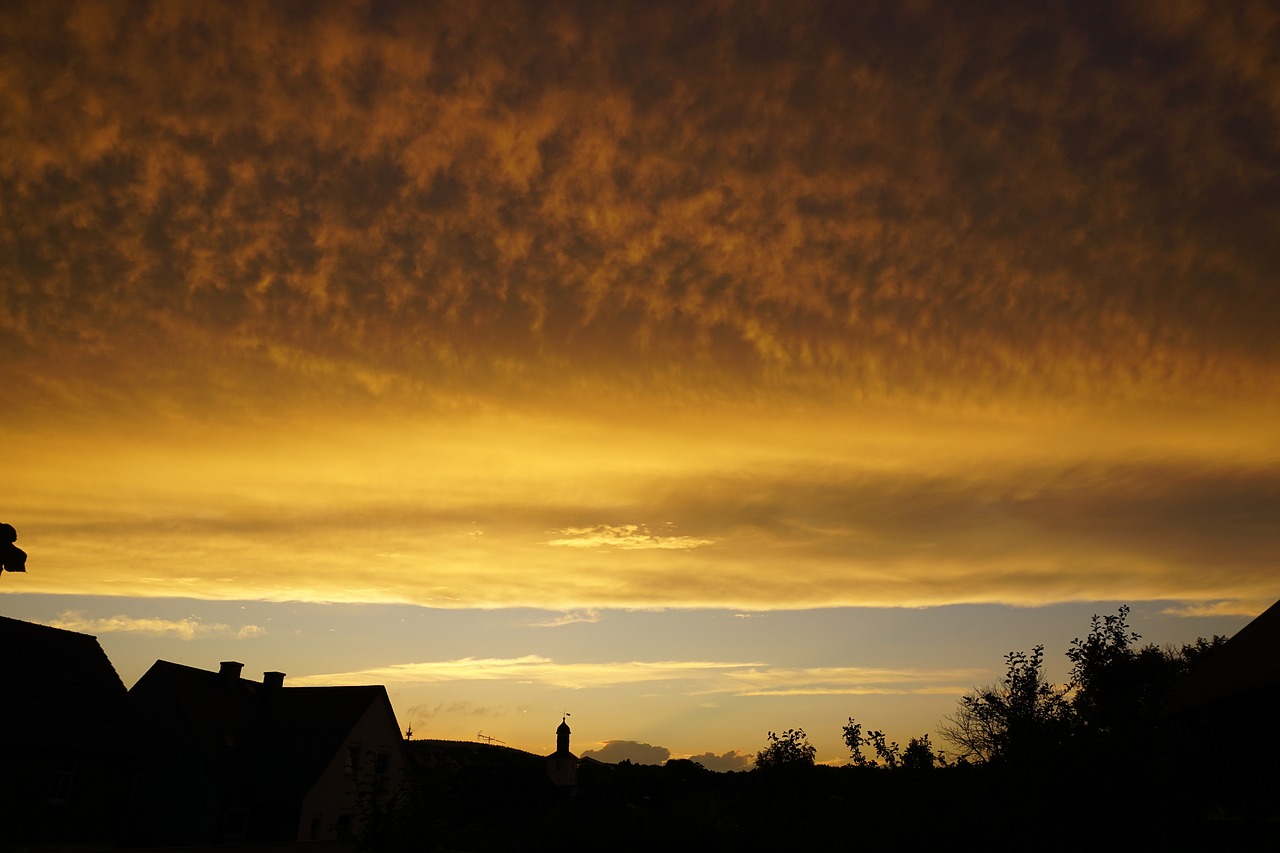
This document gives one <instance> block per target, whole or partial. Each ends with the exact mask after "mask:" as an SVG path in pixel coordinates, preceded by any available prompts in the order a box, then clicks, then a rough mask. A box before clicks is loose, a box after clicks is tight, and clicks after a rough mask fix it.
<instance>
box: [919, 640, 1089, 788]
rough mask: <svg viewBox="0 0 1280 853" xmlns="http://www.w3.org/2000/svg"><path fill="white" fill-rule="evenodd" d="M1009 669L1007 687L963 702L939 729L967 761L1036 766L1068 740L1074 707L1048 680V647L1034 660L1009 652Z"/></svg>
mask: <svg viewBox="0 0 1280 853" xmlns="http://www.w3.org/2000/svg"><path fill="white" fill-rule="evenodd" d="M1005 664H1006V667H1007V669H1006V672H1005V677H1004V680H1003V681H1001V682H1000V683H999V684H993V685H990V686H988V687H980V688H977V689H974V690H972V691H970V692H969V693H967V694H966V695H964V696H963V697H961V699H960V705H959V707H958V708H957V709H956V711H955V713H954V714H952V715H951V716H949V717H947V718H946V722H945V723H944V724H943V725H941V726H939V727H938V732H939V733H940V734H941V735H942V736H943V737H944V738H945V739H946V740H947V741H949V742H950V743H952V744H954V745H955V746H956V747H958V749H959V755H960V757H961V758H963V759H966V760H968V759H976V760H978V761H1004V762H1009V763H1017V764H1023V763H1027V762H1034V761H1038V760H1041V759H1043V758H1045V757H1047V756H1048V755H1049V754H1050V753H1052V752H1054V751H1056V750H1058V749H1059V748H1060V747H1062V746H1063V745H1064V744H1065V742H1066V740H1067V739H1068V737H1069V736H1070V732H1071V728H1072V723H1073V720H1072V710H1071V705H1070V704H1069V703H1068V702H1067V700H1066V695H1065V694H1066V691H1064V690H1063V689H1061V688H1059V687H1057V686H1055V685H1053V684H1051V683H1050V682H1048V681H1046V680H1045V677H1044V646H1036V647H1035V648H1034V649H1033V650H1032V651H1031V654H1027V653H1026V652H1010V653H1009V654H1007V655H1005Z"/></svg>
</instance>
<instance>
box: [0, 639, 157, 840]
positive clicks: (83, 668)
mask: <svg viewBox="0 0 1280 853" xmlns="http://www.w3.org/2000/svg"><path fill="white" fill-rule="evenodd" d="M0 650H2V651H3V654H0V850H10V849H15V848H21V847H24V846H27V845H31V844H51V843H77V844H80V845H86V846H93V845H101V844H104V843H106V842H109V841H113V840H118V839H119V838H120V837H121V835H122V832H123V829H124V827H125V823H126V817H127V813H128V810H129V807H130V799H131V797H132V795H133V791H134V782H135V779H136V776H137V770H138V766H139V744H140V736H139V735H140V732H139V730H138V727H137V726H136V725H135V723H134V720H133V719H132V716H131V714H130V709H129V702H128V694H127V692H126V691H125V687H124V683H123V682H121V680H120V676H119V675H117V674H116V671H115V668H114V667H113V666H112V665H111V661H110V660H108V659H107V655H106V653H105V652H103V650H102V647H101V646H99V645H98V640H97V638H95V637H91V636H89V635H88V634H78V633H76V632H74V631H64V630H62V629H60V628H50V627H48V626H45V625H35V624H32V623H30V622H21V621H19V620H17V619H8V618H5V617H0Z"/></svg>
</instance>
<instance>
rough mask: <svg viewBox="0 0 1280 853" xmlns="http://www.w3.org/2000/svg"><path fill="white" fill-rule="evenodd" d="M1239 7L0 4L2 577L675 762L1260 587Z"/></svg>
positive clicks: (1270, 219)
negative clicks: (7, 547)
mask: <svg viewBox="0 0 1280 853" xmlns="http://www.w3.org/2000/svg"><path fill="white" fill-rule="evenodd" d="M1277 45H1280V10H1277V8H1276V6H1275V5H1274V4H1272V3H1268V2H1230V3H1222V2H1215V1H1214V0H1205V1H1204V2H1197V0H1152V2H1146V3H1143V2H1119V3H1092V2H1074V0H1072V1H1071V2H1058V3H1055V2H1034V3H1031V2H1028V3H994V2H992V3H983V2H964V3H956V2H950V0H947V2H937V3H931V2H916V0H903V2H891V3H872V2H854V1H853V0H845V1H844V2H799V3H795V2H792V3H782V2H757V3H746V2H732V0H723V2H705V3H700V2H692V3H691V2H688V1H687V0H683V1H682V2H670V3H666V2H654V0H646V2H612V3H600V2H594V0H584V2H578V3H556V2H536V3H535V2H476V0H471V2H457V3H450V2H445V3H417V2H362V3H339V2H330V3H321V2H314V3H313V2H275V3H265V2H264V3H213V2H185V1H184V2H176V0H174V2H136V3H133V2H105V0H104V1H100V2H84V3H74V2H57V1H56V0H54V2H51V0H36V1H35V2H28V3H22V2H9V3H5V4H3V5H2V6H0V380H2V381H3V389H4V391H3V393H4V396H3V400H4V415H5V416H4V417H3V418H2V419H0V448H3V459H4V463H3V472H4V474H3V478H2V479H0V482H2V483H3V485H4V496H3V499H0V522H5V523H9V524H12V525H13V526H14V527H15V528H16V529H17V531H18V535H19V538H18V542H17V544H18V545H19V546H20V547H22V548H24V549H25V550H26V551H27V552H28V554H29V560H28V573H27V574H26V575H13V574H8V573H5V574H4V575H3V576H2V577H0V593H2V594H3V595H2V597H0V612H2V613H3V614H4V615H7V616H11V617H15V618H20V619H27V620H30V621H36V622H42V623H45V624H53V625H59V626H62V627H67V628H71V629H73V630H78V631H84V632H87V633H90V634H94V635H95V636H97V637H98V638H99V640H100V642H101V643H102V645H103V647H104V648H105V649H106V651H107V653H108V655H109V656H110V657H111V659H112V661H113V662H114V663H115V665H116V668H117V669H118V670H119V672H120V674H121V676H122V678H123V679H124V681H125V683H126V684H127V685H132V683H133V682H134V681H135V680H136V679H137V678H138V677H139V676H140V675H141V674H142V673H143V672H144V671H145V670H146V668H147V667H148V666H150V665H151V663H152V662H153V661H155V660H156V659H157V658H163V659H166V660H172V661H177V662H180V663H187V664H191V665H194V666H201V667H205V668H216V667H217V663H218V661H220V660H239V661H243V662H244V663H245V664H246V667H245V670H246V674H250V675H253V676H254V677H260V673H261V672H262V671H264V670H283V671H285V672H287V673H288V679H287V681H286V684H329V683H381V684H385V685H387V688H388V690H389V691H390V694H391V698H392V703H393V705H394V706H395V709H396V713H397V715H398V718H399V720H400V723H401V726H402V727H408V726H409V725H412V726H413V730H414V734H415V736H420V737H443V738H458V739H462V738H467V739H471V738H474V737H475V736H476V734H477V732H483V733H484V734H486V735H491V736H493V737H497V738H499V739H501V740H502V741H504V742H506V743H508V744H510V745H512V746H516V747H519V748H522V749H528V750H530V751H533V752H540V753H549V752H551V751H553V749H554V747H555V741H554V729H555V726H556V725H558V724H559V722H560V719H561V714H562V713H563V712H565V711H566V710H567V711H568V712H570V713H572V715H573V716H572V718H571V719H570V724H571V726H572V727H573V730H574V740H573V747H574V749H575V751H577V752H579V753H581V752H584V751H587V750H595V751H600V750H602V749H603V750H604V751H603V752H602V753H600V754H601V755H602V757H605V758H606V759H613V758H618V757H628V756H630V757H632V758H640V759H653V760H660V759H661V758H665V757H666V755H673V756H695V757H699V760H703V761H704V762H705V763H707V764H708V766H714V767H717V768H718V769H725V768H731V767H737V766H741V760H742V757H743V756H745V755H749V754H752V753H754V752H755V751H756V750H758V749H760V748H761V747H763V746H764V745H765V734H766V732H767V731H768V730H770V729H772V730H775V731H781V730H783V729H786V728H793V727H803V728H804V729H805V730H806V731H807V732H808V733H809V735H810V739H811V740H812V741H813V742H814V744H815V745H816V746H817V747H818V748H819V756H818V757H819V759H820V760H826V761H837V760H841V759H843V758H845V757H847V753H845V752H844V748H843V745H842V743H841V742H840V726H841V724H842V723H843V722H844V721H845V719H846V718H847V717H848V716H851V715H852V716H854V717H856V718H858V720H859V721H861V722H863V723H864V725H866V726H868V727H871V728H882V729H885V730H886V731H888V732H889V733H890V734H891V735H892V736H894V737H897V738H899V739H901V740H903V741H905V739H906V738H907V737H910V736H912V735H918V734H923V733H925V732H932V731H933V728H934V726H935V725H936V724H937V722H938V721H939V720H940V719H941V717H942V715H944V714H946V713H948V712H949V711H950V710H951V709H952V708H953V707H954V705H955V701H956V699H957V697H958V695H959V694H961V693H962V692H963V691H965V690H966V689H968V688H970V687H973V686H974V685H976V684H983V683H988V682H990V681H993V680H995V679H996V678H997V677H998V676H999V674H1000V672H1001V670H1002V656H1003V655H1004V654H1005V653H1006V652H1008V651H1010V650H1012V649H1017V648H1028V649H1029V648H1030V647H1031V646H1033V645H1035V644H1036V643H1044V644H1045V645H1046V646H1047V657H1048V659H1049V662H1050V665H1051V667H1052V669H1051V674H1052V675H1054V676H1055V677H1057V678H1059V679H1061V678H1063V677H1065V673H1066V661H1065V659H1064V658H1063V655H1062V652H1064V651H1065V650H1066V648H1067V645H1068V643H1069V641H1070V639H1071V638H1072V637H1075V636H1080V635H1083V634H1084V633H1086V632H1087V630H1088V620H1089V616H1090V614H1092V613H1103V612H1105V613H1109V612H1114V611H1115V609H1116V607H1118V606H1119V605H1120V604H1122V603H1129V604H1131V605H1132V606H1133V616H1132V618H1131V620H1130V621H1131V623H1132V625H1133V627H1134V628H1135V630H1137V631H1138V632H1139V633H1141V634H1143V636H1144V639H1145V640H1152V641H1156V642H1167V641H1177V642H1183V641H1189V640H1192V639H1194V638H1195V637H1196V636H1199V635H1204V636H1209V635H1212V634H1215V633H1221V634H1231V633H1234V632H1235V631H1236V630H1238V629H1239V628H1240V627H1241V626H1242V625H1244V624H1245V623H1246V622H1247V621H1248V620H1249V618H1251V617H1252V616H1253V615H1256V614H1257V613H1259V612H1261V611H1262V610H1263V609H1264V608H1265V607H1266V606H1268V605H1269V604H1270V603H1272V602H1273V601H1275V600H1276V599H1277V598H1278V597H1280V572H1277V554H1278V553H1280V281H1278V278H1277V277H1278V275H1280V273H1278V272H1277V271H1280V51H1278V50H1277V47H1276V46H1277ZM934 738H935V740H936V739H937V737H936V735H935V736H934ZM608 741H619V742H624V743H616V744H614V746H613V747H610V748H607V749H606V748H605V747H604V744H605V743H606V742H608ZM630 742H634V743H630ZM639 744H648V745H649V750H648V751H646V750H645V749H644V748H643V747H642V746H640V745H639Z"/></svg>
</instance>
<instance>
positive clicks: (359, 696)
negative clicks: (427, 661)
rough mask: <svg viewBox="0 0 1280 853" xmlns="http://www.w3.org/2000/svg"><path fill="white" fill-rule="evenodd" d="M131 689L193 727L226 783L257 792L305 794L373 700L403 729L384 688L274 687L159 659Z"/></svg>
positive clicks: (179, 724) (187, 728) (180, 725)
mask: <svg viewBox="0 0 1280 853" xmlns="http://www.w3.org/2000/svg"><path fill="white" fill-rule="evenodd" d="M131 694H132V695H134V696H135V697H137V699H138V701H139V702H140V703H141V704H142V705H144V706H145V707H147V708H148V709H149V710H150V713H151V714H152V715H153V718H154V716H155V715H161V716H164V715H168V719H167V725H168V726H169V727H170V728H177V729H180V730H182V731H183V732H185V735H186V736H187V738H188V739H189V742H190V743H191V744H193V745H194V748H195V750H196V751H197V752H198V753H199V754H200V755H201V756H202V758H203V759H204V761H205V764H206V766H207V767H208V769H209V771H210V772H211V773H212V774H213V775H214V778H215V779H217V780H218V782H219V783H220V784H221V785H223V786H224V787H231V786H236V787H239V788H240V789H241V790H243V791H245V793H246V794H248V795H250V796H254V797H258V796H263V797H269V798H271V799H296V798H298V797H301V796H302V795H304V794H305V793H306V792H307V791H308V790H310V788H311V787H312V786H313V785H314V784H315V782H316V780H317V779H318V778H319V777H320V775H321V774H322V773H323V772H324V770H325V768H326V767H328V765H329V763H330V762H331V761H332V760H333V757H334V755H336V754H337V752H338V750H339V749H340V748H342V746H343V745H344V743H345V742H346V739H347V737H348V736H349V735H350V733H351V730H352V729H353V728H354V727H355V725H356V724H357V723H358V722H359V721H360V718H361V717H362V716H363V715H364V714H365V713H366V712H367V711H368V710H369V708H370V707H371V706H372V705H374V704H378V703H381V704H383V705H385V707H386V710H387V712H388V715H389V716H390V718H391V720H392V726H393V727H394V726H395V723H394V714H393V713H392V712H391V703H390V700H389V699H388V698H387V692H386V689H385V688H383V687H381V686H359V687H267V686H264V685H263V684H261V683H259V682H255V681H250V680H248V679H244V678H239V677H232V676H226V675H223V674H220V673H217V672H210V671H207V670H203V669H196V668H195V667H190V666H184V665H182V664H177V663H170V662H169V661H156V663H155V664H154V665H153V666H152V667H151V669H150V670H148V671H147V673H146V675H144V676H143V677H142V678H141V679H139V681H138V683H137V684H135V685H134V688H133V690H132V691H131ZM395 735H396V737H397V738H398V737H399V731H398V729H396V730H395Z"/></svg>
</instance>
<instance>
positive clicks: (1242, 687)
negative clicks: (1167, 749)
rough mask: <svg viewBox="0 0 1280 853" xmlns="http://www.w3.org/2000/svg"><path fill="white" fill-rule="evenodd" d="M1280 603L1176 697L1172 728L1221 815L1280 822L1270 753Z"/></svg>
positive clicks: (1278, 701) (1279, 702) (1279, 791)
mask: <svg viewBox="0 0 1280 853" xmlns="http://www.w3.org/2000/svg"><path fill="white" fill-rule="evenodd" d="M1277 709H1280V601H1278V602H1276V603H1275V604H1273V605H1271V607H1269V608H1267V610H1266V611H1265V612H1264V613H1262V615H1260V616H1258V618H1256V619H1254V620H1253V621H1252V622H1250V623H1249V624H1248V625H1246V626H1244V628H1242V629H1240V632H1239V633H1237V634H1236V635H1235V636H1234V637H1232V638H1231V639H1230V640H1228V641H1227V642H1226V643H1225V644H1223V645H1222V647H1221V648H1218V649H1216V650H1214V651H1213V652H1212V653H1210V654H1209V655H1207V656H1206V657H1205V659H1204V660H1202V661H1201V662H1200V664H1199V665H1198V666H1196V667H1195V668H1194V669H1193V670H1192V671H1191V672H1190V673H1189V674H1188V675H1187V678H1186V679H1185V680H1184V681H1183V683H1182V684H1181V685H1180V687H1179V689H1178V690H1177V692H1176V694H1175V697H1174V702H1173V710H1172V713H1171V715H1170V721H1171V723H1172V724H1173V727H1174V730H1175V732H1176V733H1177V735H1178V738H1179V741H1180V742H1179V744H1178V749H1179V751H1180V754H1181V755H1185V756H1186V760H1187V767H1188V769H1189V770H1190V771H1191V772H1190V773H1189V774H1188V778H1190V779H1191V780H1192V784H1193V785H1194V786H1195V787H1196V788H1198V789H1199V790H1198V792H1197V793H1198V794H1199V797H1200V799H1201V800H1202V801H1204V802H1207V803H1210V804H1212V805H1213V807H1214V808H1215V810H1217V811H1218V812H1220V813H1222V814H1227V815H1234V816H1244V817H1253V818H1259V817H1260V818H1276V817H1280V767H1278V766H1277V763H1276V760H1275V756H1274V754H1273V750H1272V749H1271V748H1270V747H1269V744H1270V743H1271V739H1272V738H1273V737H1274V735H1275V729H1276V719H1277V716H1278V714H1280V711H1278V710H1277Z"/></svg>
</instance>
